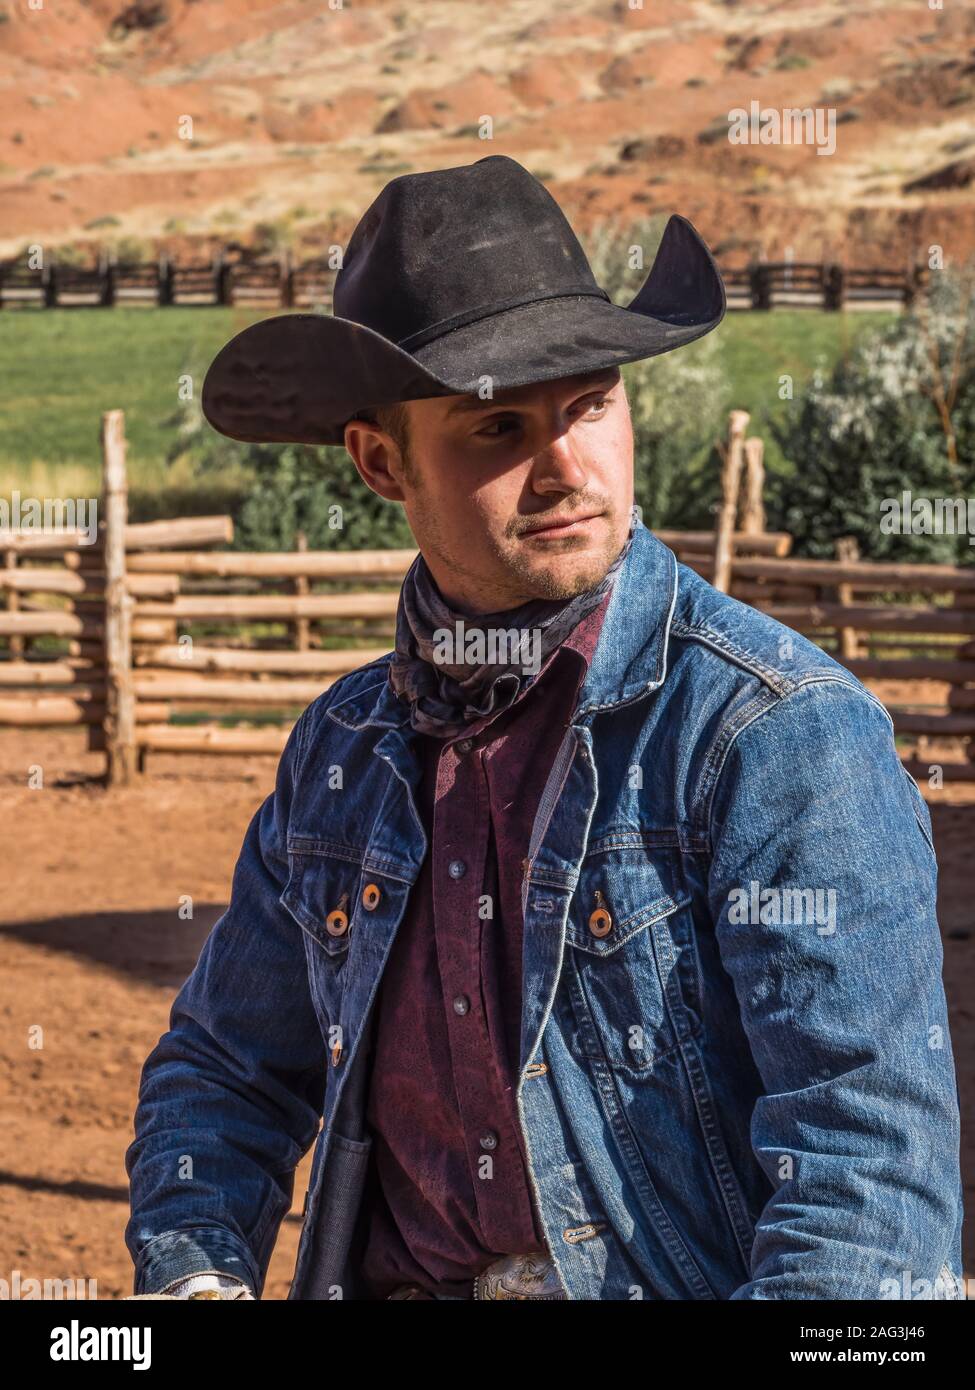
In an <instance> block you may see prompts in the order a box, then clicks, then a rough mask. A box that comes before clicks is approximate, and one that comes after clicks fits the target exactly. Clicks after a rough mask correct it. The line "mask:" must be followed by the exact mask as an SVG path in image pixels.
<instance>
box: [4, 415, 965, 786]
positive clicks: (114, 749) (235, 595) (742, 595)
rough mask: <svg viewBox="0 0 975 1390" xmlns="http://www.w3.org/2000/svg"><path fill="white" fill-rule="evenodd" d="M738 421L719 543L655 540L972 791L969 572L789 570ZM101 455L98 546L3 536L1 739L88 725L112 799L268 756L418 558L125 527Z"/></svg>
mask: <svg viewBox="0 0 975 1390" xmlns="http://www.w3.org/2000/svg"><path fill="white" fill-rule="evenodd" d="M747 423H748V417H747V415H746V414H745V413H744V412H735V413H734V414H733V416H732V418H731V420H730V422H729V435H728V441H727V447H726V452H725V460H726V471H728V470H727V461H728V459H730V458H734V459H735V460H736V463H735V465H734V467H733V468H732V469H731V470H730V471H731V472H732V473H733V474H734V477H732V478H730V479H729V478H726V488H725V496H724V501H723V505H722V509H721V514H720V516H719V518H718V524H717V527H716V530H715V531H696V532H689V531H673V530H660V531H657V532H656V534H657V536H658V537H659V538H660V539H661V540H662V541H663V542H664V543H665V544H667V545H669V546H670V547H671V548H672V549H673V550H674V551H675V553H676V554H677V557H678V559H679V560H680V561H681V562H682V563H683V564H685V565H687V566H688V567H689V568H690V569H692V570H695V571H696V572H697V573H699V574H701V575H702V576H704V577H705V578H708V579H710V580H712V581H714V579H715V577H716V575H718V574H719V572H723V574H724V579H723V581H722V582H723V583H725V584H726V585H727V587H728V590H729V592H730V593H731V595H732V596H733V597H735V598H738V599H740V600H741V601H743V602H746V603H750V604H753V605H754V606H756V607H758V608H760V609H761V610H763V611H764V612H767V613H769V614H770V615H771V616H773V617H775V618H778V619H779V620H780V621H782V622H784V623H785V624H786V625H787V626H789V627H791V628H793V629H794V630H796V631H797V632H800V633H803V634H805V635H807V636H809V637H810V638H811V639H812V640H813V641H815V642H817V643H819V644H820V645H822V646H823V647H825V648H826V649H827V650H828V651H830V652H831V654H832V655H833V656H834V657H835V658H836V659H837V660H838V661H840V662H841V663H842V664H843V665H845V666H846V667H847V668H848V669H849V670H850V671H851V672H852V673H853V674H854V675H855V676H857V677H858V679H861V680H864V681H870V682H874V683H881V686H880V691H879V693H880V694H881V697H882V698H884V700H885V702H886V703H887V705H888V708H889V710H890V711H891V716H892V719H893V721H894V726H895V730H896V733H897V734H898V736H899V737H900V738H901V740H902V747H903V755H904V757H905V760H906V765H907V766H908V769H909V770H911V771H912V772H913V773H914V775H919V773H918V770H919V769H926V768H928V767H930V766H931V764H932V762H934V761H937V763H938V765H939V766H940V767H941V769H942V775H943V777H944V778H945V779H946V780H954V779H958V778H965V779H968V780H972V781H975V567H973V568H957V567H954V566H950V565H937V564H924V565H915V564H905V563H899V564H897V563H882V564H877V563H872V562H868V561H863V560H860V559H859V558H857V555H856V552H855V549H854V548H853V547H851V546H850V545H847V544H842V543H841V544H840V545H838V547H837V549H838V556H837V558H836V559H833V560H808V559H801V558H797V557H795V556H793V555H791V553H790V550H791V544H792V542H791V537H790V536H788V535H787V534H784V533H773V532H768V531H766V530H765V529H764V517H763V514H762V510H761V489H760V486H759V485H758V482H757V480H758V479H759V478H760V470H761V449H760V447H757V448H756V444H760V442H759V441H755V440H750V439H746V438H745V430H746V427H747ZM102 448H103V460H104V467H103V486H102V502H101V512H100V524H99V529H98V534H97V538H96V540H95V542H94V544H91V543H90V539H91V538H90V536H87V533H82V532H80V531H78V532H74V531H67V530H65V531H61V532H57V533H53V532H52V533H45V534H39V533H38V532H30V531H22V532H0V555H2V557H3V558H2V560H0V726H8V727H13V728H32V727H33V728H52V727H63V728H68V727H72V726H75V727H78V726H80V727H83V728H84V729H85V730H86V731H87V737H88V745H89V748H90V749H92V750H97V751H99V752H103V753H104V754H105V758H106V776H107V779H108V780H109V781H110V782H111V783H113V784H115V785H123V784H124V783H125V782H126V781H128V780H130V779H131V778H132V777H133V776H134V775H135V774H136V773H137V772H138V771H139V770H141V769H143V768H144V767H145V763H146V758H147V756H148V755H154V754H156V753H163V752H165V753H192V752H195V753H203V754H208V753H233V754H247V753H255V754H277V753H279V752H280V750H281V748H282V747H283V745H284V740H285V738H286V737H287V732H288V729H289V728H290V727H291V724H292V722H293V720H294V718H295V717H296V715H297V713H298V712H300V710H301V709H302V708H304V707H305V706H306V705H307V704H309V703H310V702H311V701H312V700H314V699H315V698H316V697H317V696H318V695H319V694H321V693H322V692H323V691H324V690H327V689H328V687H329V686H330V685H331V684H332V683H333V682H334V681H335V680H337V679H339V678H340V677H341V676H343V675H344V674H346V673H347V672H349V671H351V670H354V669H356V668H357V667H359V666H362V665H364V664H366V663H368V662H370V661H373V660H376V659H378V658H379V657H380V656H382V655H383V654H384V653H386V652H388V651H389V650H390V648H391V647H392V645H393V633H394V624H395V615H396V608H397V603H398V595H399V586H400V584H401V582H402V579H403V577H404V576H405V574H406V572H407V570H408V568H409V566H410V565H411V564H412V562H413V560H414V558H415V556H416V551H415V550H412V549H401V550H387V551H368V552H367V551H335V552H321V551H311V550H298V551H296V552H294V553H289V554H270V553H265V552H258V553H244V552H238V551H232V550H228V549H226V548H225V547H226V546H227V545H228V543H230V542H232V538H233V532H232V526H231V524H230V521H229V518H227V517H188V518H182V519H179V520H173V521H158V522H150V523H140V524H132V523H130V522H129V521H128V518H127V514H126V481H125V440H124V425H123V420H122V417H121V414H120V412H114V411H110V412H107V413H106V414H105V416H104V417H103V423H102ZM739 485H740V486H739ZM932 740H939V741H940V742H939V744H938V746H937V759H935V758H934V755H933V754H932V752H931V749H932V746H933V745H932ZM945 741H948V743H947V745H946V747H947V752H945V751H944V749H943V748H942V745H945ZM959 750H960V755H961V756H960V760H959V758H958V756H954V758H953V760H952V757H950V756H949V755H957V754H958V753H959ZM926 760H927V761H926ZM924 775H925V776H927V772H926V771H925V773H924Z"/></svg>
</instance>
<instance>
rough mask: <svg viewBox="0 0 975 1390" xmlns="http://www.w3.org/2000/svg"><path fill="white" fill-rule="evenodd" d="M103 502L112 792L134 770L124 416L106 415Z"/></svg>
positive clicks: (128, 779)
mask: <svg viewBox="0 0 975 1390" xmlns="http://www.w3.org/2000/svg"><path fill="white" fill-rule="evenodd" d="M101 443H102V498H103V505H104V508H105V529H104V532H103V551H102V554H103V557H104V563H105V639H104V640H105V697H106V698H105V705H106V712H105V751H106V754H107V759H108V765H107V780H108V784H109V786H125V785H127V784H128V783H129V782H131V780H132V775H133V772H134V770H135V686H134V683H133V679H132V609H133V606H134V605H133V600H132V597H131V595H130V594H129V592H128V590H127V587H126V582H125V527H126V524H127V522H128V510H129V504H128V486H127V482H126V474H125V414H124V412H123V411H121V410H106V411H105V412H104V413H103V415H102V439H101Z"/></svg>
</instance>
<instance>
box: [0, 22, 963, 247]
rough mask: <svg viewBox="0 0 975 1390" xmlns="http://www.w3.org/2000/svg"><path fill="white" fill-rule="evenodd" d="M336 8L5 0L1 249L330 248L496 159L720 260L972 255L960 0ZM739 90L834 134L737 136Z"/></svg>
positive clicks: (581, 220)
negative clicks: (677, 216) (661, 218)
mask: <svg viewBox="0 0 975 1390" xmlns="http://www.w3.org/2000/svg"><path fill="white" fill-rule="evenodd" d="M331 3H332V4H333V5H335V6H336V8H331V6H330V4H329V0H134V3H132V4H130V5H128V6H127V7H126V5H125V3H124V0H73V3H72V4H70V5H60V4H58V3H55V0H46V3H45V4H44V6H43V8H41V9H31V8H30V7H29V5H28V3H27V0H0V106H2V113H3V120H2V121H0V255H6V256H10V255H13V254H15V253H17V252H19V251H20V250H21V249H22V248H23V247H24V246H25V245H26V244H27V243H28V242H31V241H41V242H43V243H44V244H47V245H63V244H65V243H67V242H76V243H82V242H86V241H87V242H88V243H90V244H91V246H92V248H93V249H94V248H95V247H96V246H97V245H102V244H106V243H109V242H114V243H115V244H116V246H121V247H122V248H123V249H124V248H129V249H133V248H138V247H142V248H149V247H156V248H158V247H160V246H163V245H165V246H167V247H169V248H171V249H173V250H175V251H178V252H180V253H181V254H182V253H185V251H186V250H187V249H188V243H190V242H195V243H197V244H198V245H199V247H200V249H201V250H202V251H204V252H205V251H208V250H209V249H210V248H211V247H212V246H213V245H215V244H216V243H218V242H220V243H227V242H231V243H233V242H236V243H238V244H239V245H241V246H250V247H263V248H266V249H273V248H274V247H279V246H282V245H288V244H290V245H293V246H294V247H295V248H296V249H297V250H298V251H299V252H302V251H305V250H309V249H315V250H318V249H320V248H321V247H322V246H323V245H325V244H327V242H328V241H331V240H335V239H342V238H344V237H345V236H347V234H348V231H349V230H350V228H351V226H352V224H353V222H354V221H355V219H356V218H357V217H358V215H359V214H360V213H361V211H362V210H363V208H364V207H365V206H366V205H367V203H368V202H369V201H370V200H371V198H372V197H374V196H375V194H376V192H377V191H378V190H379V188H380V187H381V186H382V185H383V183H385V182H386V181H387V180H388V179H389V178H390V177H392V176H393V175H395V174H397V173H403V172H406V171H408V170H422V169H428V168H436V167H442V166H445V165H449V164H462V163H469V162H470V161H472V160H474V159H477V158H480V157H481V156H482V155H484V154H489V153H506V154H510V155H513V156H514V157H515V158H517V159H519V160H521V161H522V163H524V164H526V165H527V166H528V167H529V168H530V169H532V170H533V171H534V172H536V173H537V174H538V175H539V176H540V177H542V178H544V180H545V181H546V183H547V184H548V185H549V187H550V188H551V189H552V190H553V192H554V193H555V194H556V196H557V197H558V198H559V199H560V200H561V201H562V202H563V205H564V206H565V207H566V209H567V211H568V212H569V214H570V216H571V217H572V218H573V219H574V220H575V222H576V225H577V226H579V227H583V228H585V227H586V226H589V225H591V224H592V223H593V222H594V221H596V220H599V219H601V218H605V217H616V216H619V217H622V218H624V219H625V218H629V217H643V216H646V215H648V214H650V213H653V212H657V211H663V212H670V211H680V212H683V213H684V214H685V215H687V216H689V217H690V218H691V219H692V220H693V221H694V222H695V224H696V225H697V226H698V227H699V228H700V229H701V231H702V232H703V233H704V235H705V236H706V237H708V238H709V240H710V241H711V242H712V244H714V245H715V246H716V247H717V248H718V250H719V253H720V254H722V255H723V256H724V257H725V258H726V259H727V260H728V261H729V262H740V261H743V260H745V259H746V258H747V257H748V255H749V254H750V253H752V252H754V251H756V250H759V249H761V250H764V251H765V252H766V253H767V254H768V255H769V256H772V257H777V256H781V255H783V254H786V253H787V251H788V249H789V248H791V250H792V252H793V253H794V254H795V255H796V256H797V257H799V258H803V257H809V258H813V259H819V258H821V257H822V256H823V255H824V254H836V255H838V256H841V257H843V258H845V259H847V260H848V261H850V262H851V263H855V264H861V265H864V264H872V263H881V264H888V265H897V266H900V265H903V264H904V263H905V261H906V260H908V259H909V258H910V257H912V256H913V255H914V254H916V253H917V252H919V251H920V250H922V249H924V250H925V254H926V248H927V247H928V246H929V245H930V244H932V243H937V244H939V245H942V246H944V247H945V250H946V253H947V254H948V255H949V256H950V257H951V258H952V259H954V258H956V257H959V256H963V255H966V254H968V253H969V252H971V251H973V250H975V197H973V179H975V119H973V116H975V111H973V102H975V6H973V4H972V3H970V0H965V3H963V0H946V3H945V6H944V9H943V10H940V11H938V10H931V9H929V8H928V5H927V3H926V2H925V0H861V3H860V4H858V5H857V6H855V7H851V6H849V5H847V4H844V3H838V0H826V3H822V4H817V3H815V0H762V2H761V3H752V2H750V0H723V3H718V0H700V3H697V2H695V0H643V5H642V8H634V9H631V8H629V5H628V3H627V0H509V3H506V4H504V5H488V4H485V3H483V0H479V2H478V3H471V0H424V2H423V4H421V5H413V6H407V5H406V4H404V3H403V0H331ZM634 3H635V0H634ZM752 102H758V103H759V104H760V107H761V108H774V109H781V108H783V107H786V106H807V105H808V106H817V107H822V108H824V109H832V110H833V111H835V113H836V122H837V124H836V127H835V140H836V148H835V152H834V153H832V154H829V155H825V156H824V155H819V154H817V152H816V149H815V147H814V146H810V145H784V144H779V145H774V144H768V145H760V144H739V145H733V144H731V143H729V141H728V138H727V130H728V122H727V116H728V112H729V111H730V110H732V109H733V108H737V107H744V108H749V107H750V104H751V103H752ZM486 116H487V117H490V118H491V124H492V127H493V129H492V134H493V138H492V139H490V140H487V139H482V138H480V135H481V131H483V130H484V129H485V124H484V122H483V118H484V117H486ZM187 136H191V138H186V137H187Z"/></svg>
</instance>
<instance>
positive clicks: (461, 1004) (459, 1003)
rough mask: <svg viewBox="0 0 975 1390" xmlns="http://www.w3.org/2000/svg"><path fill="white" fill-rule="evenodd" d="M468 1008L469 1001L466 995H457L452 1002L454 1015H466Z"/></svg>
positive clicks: (469, 1005)
mask: <svg viewBox="0 0 975 1390" xmlns="http://www.w3.org/2000/svg"><path fill="white" fill-rule="evenodd" d="M470 1007H471V1001H470V1000H469V999H468V997H467V995H466V994H458V996H457V998H456V999H455V1000H454V1013H455V1014H466V1013H467V1011H468V1010H469V1009H470Z"/></svg>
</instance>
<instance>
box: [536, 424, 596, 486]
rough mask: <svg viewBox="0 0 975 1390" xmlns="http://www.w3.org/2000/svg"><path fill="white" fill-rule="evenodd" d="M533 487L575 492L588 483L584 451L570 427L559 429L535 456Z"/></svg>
mask: <svg viewBox="0 0 975 1390" xmlns="http://www.w3.org/2000/svg"><path fill="white" fill-rule="evenodd" d="M534 471H535V486H536V487H543V488H544V487H552V486H553V485H554V486H556V487H560V488H562V489H564V490H565V491H566V492H575V491H577V490H578V489H579V488H582V487H585V485H586V483H587V482H588V481H589V469H588V467H587V466H586V461H585V456H584V453H583V450H582V449H581V448H580V446H579V442H578V440H577V439H574V438H573V431H572V429H570V428H567V427H565V426H561V427H560V428H559V431H558V433H557V434H553V435H552V436H551V437H550V438H549V440H548V441H547V442H546V444H545V445H544V447H543V448H542V449H540V450H539V452H538V453H537V454H536V455H535V470H534Z"/></svg>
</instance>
